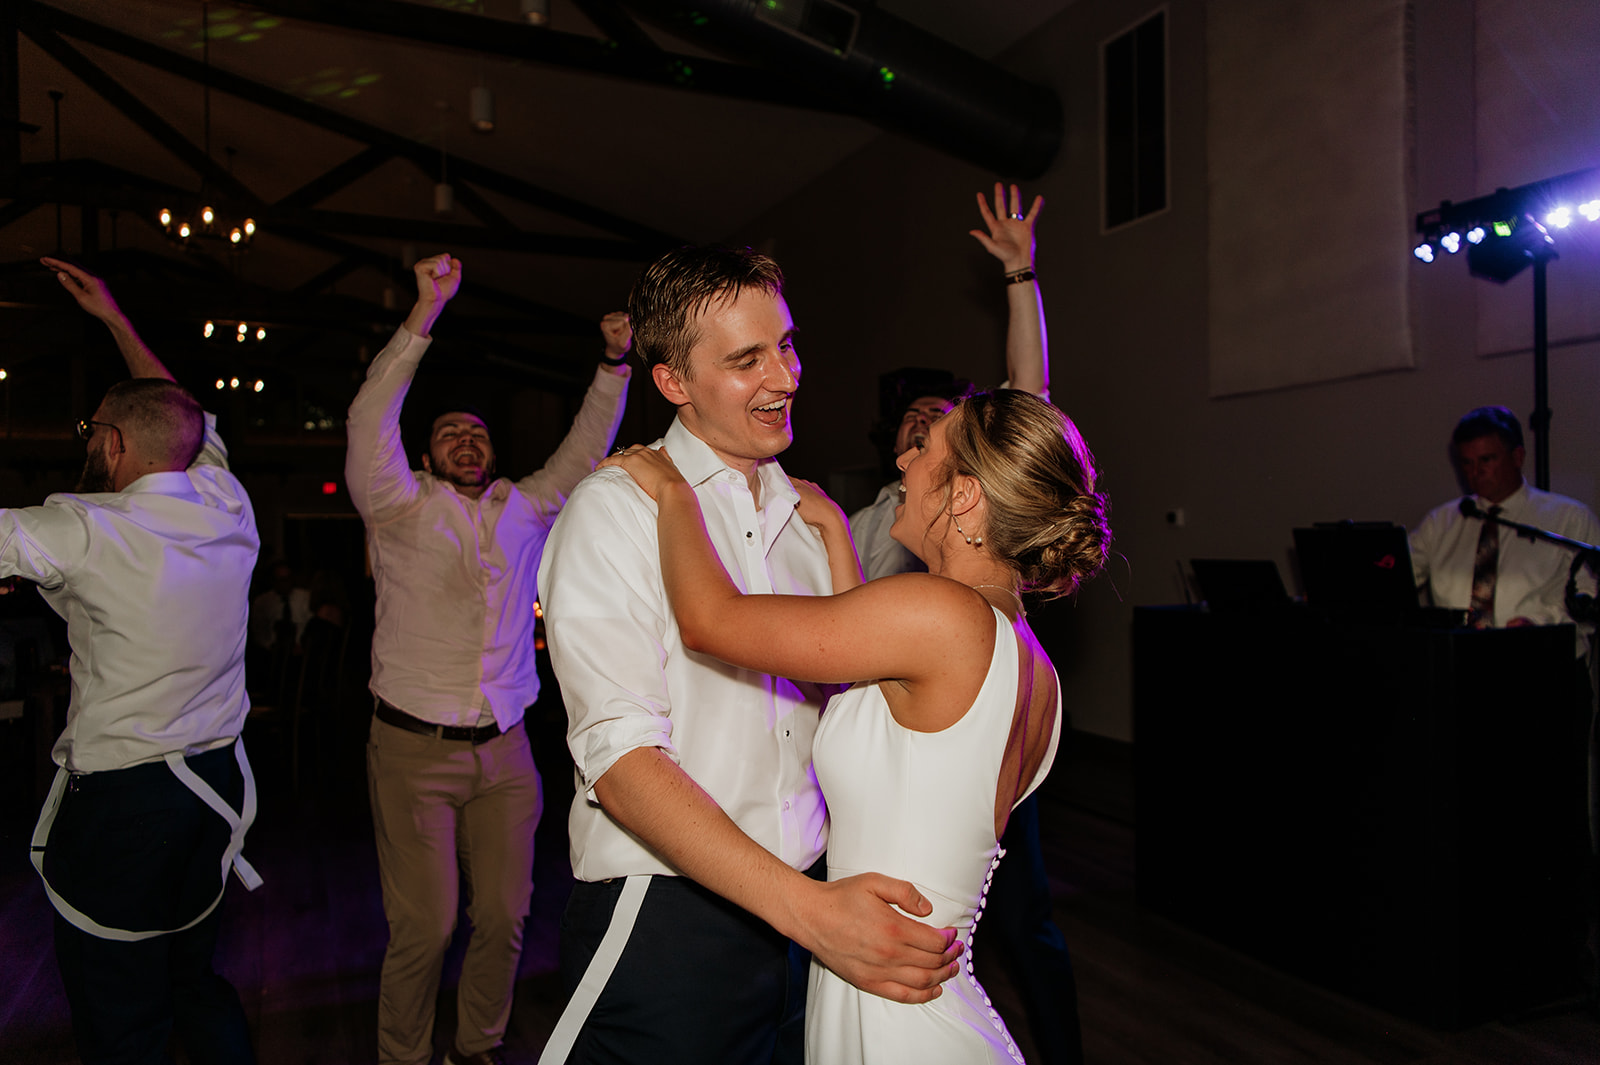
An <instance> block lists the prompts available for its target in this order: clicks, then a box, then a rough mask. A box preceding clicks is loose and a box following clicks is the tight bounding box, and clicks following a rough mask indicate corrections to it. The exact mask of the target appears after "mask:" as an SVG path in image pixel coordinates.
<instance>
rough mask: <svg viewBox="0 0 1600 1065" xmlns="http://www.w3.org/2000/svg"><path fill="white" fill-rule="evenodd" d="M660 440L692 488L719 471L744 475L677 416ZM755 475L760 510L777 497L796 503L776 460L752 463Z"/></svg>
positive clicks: (791, 486)
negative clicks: (754, 465)
mask: <svg viewBox="0 0 1600 1065" xmlns="http://www.w3.org/2000/svg"><path fill="white" fill-rule="evenodd" d="M661 443H662V445H663V446H664V447H665V448H666V449H667V454H669V455H671V456H672V462H673V464H674V465H675V466H677V467H678V472H679V473H681V474H683V479H684V480H686V481H688V482H689V483H690V484H691V485H694V486H695V487H699V486H700V485H702V484H704V483H705V482H707V481H709V480H710V479H711V478H713V477H715V476H717V475H718V474H720V473H723V472H730V473H733V474H734V475H736V476H737V477H738V478H739V479H740V480H743V479H744V474H742V473H740V472H739V471H738V470H736V469H734V468H733V467H732V466H729V465H728V464H727V463H726V462H723V461H722V460H721V459H720V458H718V457H717V453H716V452H715V451H712V450H711V445H710V444H707V443H706V442H705V441H704V440H701V439H700V438H699V437H698V436H695V435H694V434H693V433H691V432H690V431H689V429H688V427H687V426H685V425H684V424H683V419H681V418H674V419H672V425H671V426H669V427H668V428H667V432H666V435H664V436H663V437H662V438H661ZM756 477H757V478H758V479H759V480H760V481H761V504H762V508H763V509H765V508H766V507H767V506H768V505H769V504H771V503H772V502H774V501H775V500H779V499H785V500H788V501H789V504H790V505H791V506H792V505H794V504H796V503H799V502H800V493H799V492H796V491H795V490H794V485H793V484H791V483H790V481H789V475H788V474H786V473H784V472H783V467H782V466H780V465H778V460H777V459H775V458H774V459H762V460H761V461H760V462H758V463H756Z"/></svg>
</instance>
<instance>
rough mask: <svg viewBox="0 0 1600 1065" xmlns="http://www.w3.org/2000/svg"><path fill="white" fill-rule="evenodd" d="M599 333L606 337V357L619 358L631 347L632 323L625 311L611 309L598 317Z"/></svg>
mask: <svg viewBox="0 0 1600 1065" xmlns="http://www.w3.org/2000/svg"><path fill="white" fill-rule="evenodd" d="M600 335H601V336H603V337H605V338H606V358H608V359H620V358H622V357H623V356H624V355H626V354H627V353H628V352H629V351H630V350H631V349H632V348H633V325H632V323H630V322H629V321H628V312H627V311H612V312H611V313H610V314H608V315H606V316H605V317H604V318H602V319H600Z"/></svg>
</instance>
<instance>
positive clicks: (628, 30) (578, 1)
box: [572, 0, 661, 52]
mask: <svg viewBox="0 0 1600 1065" xmlns="http://www.w3.org/2000/svg"><path fill="white" fill-rule="evenodd" d="M572 2H573V4H574V5H575V6H576V7H577V9H578V10H579V11H581V12H583V16H584V18H587V19H588V20H589V21H590V22H592V23H594V25H595V29H597V30H599V31H600V32H601V33H603V34H605V35H606V36H607V37H609V38H610V39H611V40H613V41H616V42H617V43H618V44H620V45H622V47H624V48H631V49H634V50H635V51H640V52H659V51H661V46H660V45H659V44H657V43H656V42H655V40H654V39H653V38H652V37H651V36H650V35H649V34H648V33H646V32H645V30H644V27H642V26H640V25H639V23H638V22H636V21H634V18H633V16H632V15H630V14H628V13H627V12H626V11H624V10H622V8H620V7H618V6H617V4H616V3H615V2H614V0H572Z"/></svg>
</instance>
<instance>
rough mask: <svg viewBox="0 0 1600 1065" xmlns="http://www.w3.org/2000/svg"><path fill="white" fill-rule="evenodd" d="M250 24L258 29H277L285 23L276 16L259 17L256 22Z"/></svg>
mask: <svg viewBox="0 0 1600 1065" xmlns="http://www.w3.org/2000/svg"><path fill="white" fill-rule="evenodd" d="M250 25H251V27H252V28H254V29H258V30H275V29H277V28H278V27H279V26H281V25H283V20H282V19H275V18H258V19H256V20H255V21H254V22H252V23H250Z"/></svg>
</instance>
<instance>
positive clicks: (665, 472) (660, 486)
mask: <svg viewBox="0 0 1600 1065" xmlns="http://www.w3.org/2000/svg"><path fill="white" fill-rule="evenodd" d="M604 466H616V467H617V468H619V469H621V470H624V471H626V472H627V474H628V476H629V477H632V478H633V479H634V481H636V482H637V483H638V485H639V487H640V488H642V489H644V493H645V495H647V496H649V497H650V498H651V499H655V500H659V499H660V498H661V493H663V492H664V491H666V490H667V489H668V488H669V487H671V486H672V485H674V484H686V483H687V482H686V481H684V479H683V474H681V473H679V472H678V467H677V465H676V464H675V463H674V462H673V461H672V456H671V455H669V454H667V449H666V448H664V447H663V448H648V447H645V446H644V445H643V444H634V445H633V446H631V447H625V448H623V449H621V450H620V451H618V452H617V453H616V454H614V455H608V456H606V457H605V458H603V459H601V460H600V465H599V466H597V467H595V468H596V469H599V468H601V467H604Z"/></svg>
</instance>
